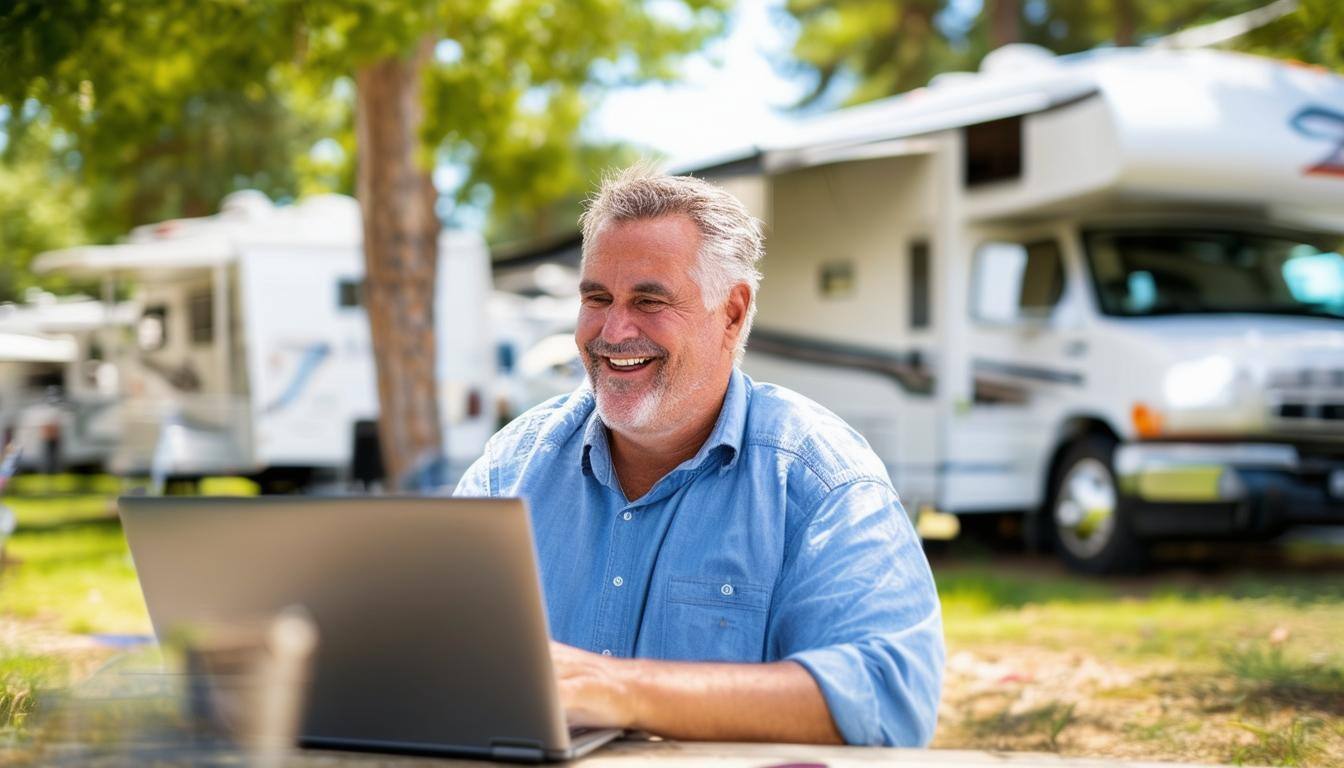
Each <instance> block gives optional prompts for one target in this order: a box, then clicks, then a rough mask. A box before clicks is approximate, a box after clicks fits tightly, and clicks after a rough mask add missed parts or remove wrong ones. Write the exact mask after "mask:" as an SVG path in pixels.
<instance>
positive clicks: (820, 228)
mask: <svg viewBox="0 0 1344 768" xmlns="http://www.w3.org/2000/svg"><path fill="white" fill-rule="evenodd" d="M697 171H698V173H700V174H701V175H705V176H708V177H710V178H714V179H716V180H717V181H719V182H720V183H722V184H723V185H725V186H726V187H728V188H730V189H732V190H733V191H735V192H737V193H738V194H739V195H740V196H741V197H742V198H743V199H744V200H747V201H748V202H749V205H750V206H751V207H752V208H753V209H754V210H755V212H756V213H757V214H758V215H759V216H761V218H762V219H764V220H765V222H766V224H767V228H768V245H767V252H768V255H767V256H766V260H765V263H764V265H763V271H764V274H765V280H764V283H763V285H762V288H761V292H760V297H759V301H760V309H759V315H758V317H757V320H756V329H755V331H754V332H753V334H752V337H751V342H750V347H749V350H748V355H747V359H746V362H745V368H746V370H747V371H748V372H749V373H751V374H752V375H754V376H755V377H757V378H758V379H760V380H766V381H773V382H778V383H780V384H784V385H786V386H789V387H792V388H795V389H797V390H799V391H801V392H803V393H804V394H807V395H809V396H811V397H813V398H814V399H816V400H818V401H820V402H821V403H822V404H824V405H826V406H828V407H830V408H831V409H832V410H834V411H835V412H836V413H838V414H839V415H841V416H842V417H844V418H845V419H847V420H848V421H849V422H850V423H851V424H853V425H854V426H855V427H857V428H858V429H859V430H860V431H861V432H862V433H863V434H864V435H865V436H866V437H867V439H868V440H869V441H870V442H871V443H872V445H873V447H874V448H875V449H876V450H877V451H878V452H879V453H880V454H881V455H882V456H883V458H884V459H885V461H886V463H887V466H888V468H889V470H890V473H891V476H892V479H893V481H894V482H895V485H896V488H897V489H898V491H899V492H900V493H901V495H902V496H903V498H904V499H905V503H906V505H907V507H908V508H909V510H910V511H911V512H912V514H913V513H916V512H917V511H927V510H938V511H941V512H944V513H954V514H956V515H958V516H966V515H976V514H985V513H1012V514H1021V515H1024V516H1025V520H1026V522H1027V525H1026V526H1025V528H1026V530H1027V531H1028V532H1029V535H1031V537H1032V538H1033V539H1053V541H1054V545H1055V548H1056V550H1057V551H1058V552H1059V554H1060V555H1061V556H1062V557H1063V558H1064V559H1065V560H1066V561H1067V562H1068V563H1069V564H1071V565H1072V566H1074V567H1076V568H1080V569H1083V570H1091V571H1107V570H1114V569H1121V568H1126V567H1131V566H1133V565H1135V564H1136V563H1137V562H1140V561H1141V558H1142V555H1143V553H1144V552H1145V550H1146V546H1145V545H1146V543H1147V542H1148V541H1151V540H1155V539H1167V538H1178V537H1198V538H1211V537H1224V536H1237V537H1259V538H1267V537H1270V536H1273V535H1275V534H1277V533H1278V532H1280V531H1283V530H1284V529H1285V528H1287V527H1289V526H1292V525H1295V524H1329V525H1340V524H1344V256H1341V253H1344V250H1341V249H1342V247H1344V78H1341V77H1340V76H1337V75H1334V74H1330V73H1327V72H1324V71H1320V70H1316V69H1311V68H1307V67H1302V66H1295V65H1292V64H1289V63H1285V62H1279V61H1272V60H1268V59H1263V58H1258V57H1252V56H1246V55H1238V54H1232V53H1226V52H1218V51H1192V52H1180V51H1162V50H1128V49H1112V50H1104V51H1097V52H1093V53H1089V54H1083V55H1077V56H1070V57H1063V58H1054V57H1052V56H1050V55H1049V54H1048V53H1045V52H1044V51H1041V50H1040V49H1033V48H1030V47H1018V46H1015V47H1010V48H1007V49H1002V50H1000V51H998V52H996V53H994V54H991V55H990V57H989V58H987V59H986V61H985V63H984V66H983V67H982V70H981V72H979V73H978V74H973V75H972V74H964V75H957V76H952V77H941V78H938V79H937V80H935V82H934V83H932V84H931V85H930V86H929V87H928V88H924V89H920V90H918V91H915V92H912V93H909V94H906V95H903V96H900V97H896V98H893V99H889V100H885V101H881V102H876V103H872V104H868V105H863V106H860V107H855V108H852V109H846V110H842V111H839V112H837V113H834V114H831V115H827V116H824V117H821V118H818V119H816V120H813V121H811V122H809V123H806V124H803V125H801V126H799V128H798V130H797V132H796V133H795V134H794V135H792V136H790V137H788V139H787V140H786V141H783V142H779V143H778V144H776V145H772V146H768V147H763V148H759V149H756V150H754V151H751V152H748V153H744V154H743V155H741V156H739V157H735V158H729V159H728V160H726V161H724V162H721V163H718V164H716V165H714V166H710V167H704V166H701V167H699V168H698V169H697Z"/></svg>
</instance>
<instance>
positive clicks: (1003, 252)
mask: <svg viewBox="0 0 1344 768" xmlns="http://www.w3.org/2000/svg"><path fill="white" fill-rule="evenodd" d="M1063 293H1064V264H1063V261H1062V259H1061V258H1060V252H1059V245H1058V244H1057V243H1055V242H1054V241H1053V240H1042V241H1039V242H1034V243H1028V244H1026V245H1023V244H1021V243H1002V242H998V243H985V244H984V245H982V246H980V248H979V249H978V250H977V251H976V254H975V281H974V293H973V295H972V304H971V308H972V313H973V315H974V317H975V318H976V319H977V320H981V321H984V322H988V323H1014V322H1018V321H1021V320H1032V319H1038V320H1039V319H1044V318H1047V317H1049V316H1050V311H1051V310H1052V309H1054V307H1055V304H1057V303H1058V302H1059V298H1060V296H1061V295H1062V294H1063Z"/></svg>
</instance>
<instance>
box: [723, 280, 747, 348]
mask: <svg viewBox="0 0 1344 768" xmlns="http://www.w3.org/2000/svg"><path fill="white" fill-rule="evenodd" d="M750 306H751V289H750V288H748V287H747V284H746V283H738V284H737V285H734V286H733V287H732V290H730V291H728V300H727V301H726V302H724V305H723V310H724V314H725V315H726V317H727V324H726V325H725V326H724V343H725V344H726V345H727V348H729V349H735V348H736V347H737V340H738V338H740V337H741V336H742V327H743V326H744V325H746V322H747V309H748V308H749V307H750Z"/></svg>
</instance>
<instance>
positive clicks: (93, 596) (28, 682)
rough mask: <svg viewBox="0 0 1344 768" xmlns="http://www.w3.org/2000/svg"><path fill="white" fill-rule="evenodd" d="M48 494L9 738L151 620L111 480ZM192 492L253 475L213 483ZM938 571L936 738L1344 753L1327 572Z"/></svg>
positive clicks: (997, 557)
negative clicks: (942, 674)
mask: <svg viewBox="0 0 1344 768" xmlns="http://www.w3.org/2000/svg"><path fill="white" fill-rule="evenodd" d="M21 479H22V478H21ZM29 484H30V486H31V487H40V486H39V485H38V483H37V481H30V483H29ZM105 484H106V483H104V485H105ZM21 486H22V484H21ZM51 488H53V489H54V492H55V493H57V494H58V495H54V496H13V495H11V496H8V497H6V499H5V503H7V504H9V505H10V506H11V507H12V508H13V509H14V510H15V512H16V513H17V515H18V519H19V530H18V531H17V532H16V533H15V534H14V536H13V537H12V538H11V539H10V542H9V545H8V547H7V554H8V562H7V563H6V567H5V569H4V571H3V572H2V573H0V630H5V632H4V633H0V739H3V738H6V737H9V738H12V737H13V735H14V734H16V733H20V732H22V730H23V728H24V726H25V724H26V723H28V722H29V720H30V718H31V717H32V716H33V714H34V712H35V711H36V710H35V709H34V707H40V706H41V704H40V703H35V702H40V701H41V699H39V698H36V694H37V692H39V691H40V690H42V689H44V688H49V687H53V686H61V685H65V684H66V683H68V682H69V681H70V680H78V679H80V678H81V676H82V675H85V674H87V673H88V671H89V670H90V669H91V668H92V664H93V663H96V662H97V661H100V660H102V659H105V658H107V656H108V655H110V654H112V653H113V652H114V651H112V650H110V649H106V648H104V649H102V650H97V645H96V644H95V643H93V642H92V641H91V640H89V638H87V637H84V636H87V635H91V634H96V633H130V634H146V633H148V632H149V631H150V627H149V621H148V618H147V616H146V613H145V607H144V604H143V601H142V599H141V596H140V591H139V588H138V585H137V583H136V581H135V573H134V569H133V567H132V563H131V561H130V557H129V554H128V552H127V549H126V545H125V542H124V540H123V538H122V535H121V530H120V527H119V526H118V524H117V521H116V518H115V515H114V510H113V508H112V506H111V504H110V498H111V496H110V493H114V492H119V490H120V489H119V487H118V488H117V489H113V490H111V491H108V490H107V489H106V488H102V486H100V485H98V484H97V483H94V484H93V485H91V486H87V487H85V490H87V489H88V488H102V491H107V492H97V493H81V492H79V491H80V490H81V486H79V485H77V484H76V483H74V482H73V481H69V480H65V479H58V480H56V481H53V483H52V484H51ZM201 490H202V491H204V492H208V493H222V494H246V493H251V492H255V487H254V486H250V484H248V483H247V482H246V481H241V482H239V481H236V480H231V479H221V480H219V481H213V482H210V483H207V484H205V486H204V487H203V488H202V489H201ZM933 564H934V573H935V576H936V578H937V582H938V589H939V594H940V596H941V598H942V604H943V615H944V626H945V632H946V637H947V644H948V652H949V656H948V672H947V683H946V687H945V691H944V700H943V707H942V710H941V715H940V726H939V732H938V736H937V738H936V740H935V746H938V747H948V748H962V749H1009V750H1045V751H1052V752H1058V753H1060V754H1066V755H1089V756H1112V757H1119V758H1127V759H1140V760H1184V761H1195V762H1227V763H1238V764H1260V765H1266V764H1267V765H1284V766H1303V767H1305V768H1318V767H1319V768H1324V766H1334V765H1344V643H1341V642H1340V640H1339V638H1341V637H1344V578H1341V577H1340V571H1341V569H1340V568H1339V567H1335V568H1334V569H1330V568H1326V569H1320V568H1315V569H1313V568H1310V567H1298V566H1297V565H1296V564H1289V565H1272V566H1268V567H1266V566H1256V567H1251V568H1243V567H1240V566H1239V565H1238V566H1237V567H1224V568H1222V569H1221V571H1220V570H1218V569H1214V571H1213V572H1204V571H1199V570H1196V571H1193V572H1192V571H1190V570H1189V569H1186V570H1180V569H1171V568H1168V569H1166V570H1159V571H1157V572H1156V573H1154V574H1151V575H1149V576H1146V577H1142V578H1125V579H1087V578H1080V577H1076V576H1073V575H1070V574H1067V573H1064V572H1063V571H1062V570H1060V569H1059V568H1057V567H1056V566H1054V565H1053V564H1052V563H1050V562H1049V561H1045V560H1041V559H1033V558H1027V557H1023V556H1008V557H1005V556H1003V554H1002V553H998V554H995V553H992V552H991V553H986V552H978V553H973V554H972V556H967V555H965V553H961V554H958V555H957V556H956V557H950V556H946V555H945V556H942V557H935V558H934V563H933ZM11 626H14V627H18V628H19V629H21V630H23V631H22V632H19V633H17V634H16V633H14V632H9V631H8V628H9V627H11ZM75 640H78V641H82V642H83V645H78V646H72V645H71V643H72V641H75ZM72 648H74V650H72ZM90 648H94V649H95V650H89V649H90ZM80 649H82V650H80ZM91 659H92V661H91Z"/></svg>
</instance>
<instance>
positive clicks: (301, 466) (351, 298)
mask: <svg viewBox="0 0 1344 768" xmlns="http://www.w3.org/2000/svg"><path fill="white" fill-rule="evenodd" d="M439 259H440V262H439V269H438V289H437V290H438V293H437V298H436V300H435V313H436V324H437V327H438V331H439V332H438V334H437V338H438V345H439V348H438V350H437V365H438V374H439V375H438V388H439V393H440V412H441V414H442V416H443V420H444V430H445V445H446V453H447V458H448V463H449V466H450V467H465V466H466V464H467V463H468V462H469V461H471V460H472V459H474V458H475V457H476V456H477V455H479V453H480V449H481V447H482V446H483V445H484V443H485V440H486V439H487V438H488V437H489V435H490V434H491V430H492V428H493V426H494V416H493V412H492V408H493V402H492V401H493V398H491V397H489V396H488V393H489V388H490V386H491V377H492V371H493V358H492V350H491V348H490V343H489V333H488V327H487V326H488V321H487V315H486V305H485V302H486V297H487V296H488V294H489V289H490V282H489V281H490V274H489V264H488V254H487V251H486V250H485V246H484V243H483V241H482V240H481V239H480V238H479V237H478V236H476V235H473V234H468V233H463V232H455V231H445V232H444V233H443V234H442V235H441V236H440V239H439ZM34 268H35V269H36V270H37V271H39V272H61V273H64V274H69V275H72V276H79V277H86V278H101V279H103V280H105V281H106V285H107V288H106V293H107V295H109V296H110V295H114V293H115V286H116V285H117V284H119V283H121V282H123V281H130V282H132V283H133V284H134V286H135V297H136V301H137V303H138V304H139V306H140V315H139V317H138V319H137V320H136V323H135V328H134V333H133V338H131V339H125V340H124V342H123V343H122V344H121V345H120V346H119V347H118V348H117V349H115V350H112V352H111V359H113V360H114V361H115V362H116V364H117V369H118V374H119V379H120V391H121V393H122V402H121V406H120V413H121V439H120V442H119V444H118V446H117V449H116V451H115V452H114V454H113V456H112V461H111V465H112V468H113V469H114V470H115V471H117V472H119V473H130V474H139V473H151V474H153V475H155V476H159V477H168V478H173V477H190V478H195V477H201V476H205V475H217V474H241V475H245V476H250V477H253V478H256V479H257V480H259V481H260V482H261V484H262V486H263V488H268V487H274V488H279V487H294V486H303V485H306V484H308V483H310V482H312V481H313V480H314V478H315V477H318V476H340V475H341V474H342V473H343V472H344V471H345V470H346V469H348V468H349V467H350V465H351V461H352V457H353V444H354V435H355V426H356V424H357V423H358V422H367V421H369V420H372V419H376V418H377V412H378V397H377V390H376V384H375V378H374V362H373V354H372V350H371V347H370V340H369V324H368V320H367V317H366V315H365V312H364V309H363V307H362V305H361V281H362V277H363V273H364V257H363V244H362V239H361V219H360V212H359V207H358V203H356V201H355V200H353V199H352V198H349V197H345V196H340V195H324V196H319V197H313V198H308V199H306V200H303V201H300V202H299V203H297V204H294V205H287V206H276V205H274V204H272V202H271V201H270V200H269V199H268V198H266V196H265V195H263V194H261V193H259V192H255V191H244V192H238V193H234V194H232V195H230V196H229V197H228V198H226V199H225V201H224V204H223V206H222V210H221V212H220V213H219V214H217V215H214V216H207V217H202V218H195V219H180V220H174V221H167V222H163V223H160V224H154V225H146V226H142V227H138V228H136V229H135V230H134V231H132V232H131V235H130V237H129V238H128V242H126V243H123V244H118V245H106V246H84V247H79V248H71V249H67V250H62V251H55V252H51V253H47V254H44V255H42V256H41V257H39V259H38V260H37V261H36V262H35V265H34Z"/></svg>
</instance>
